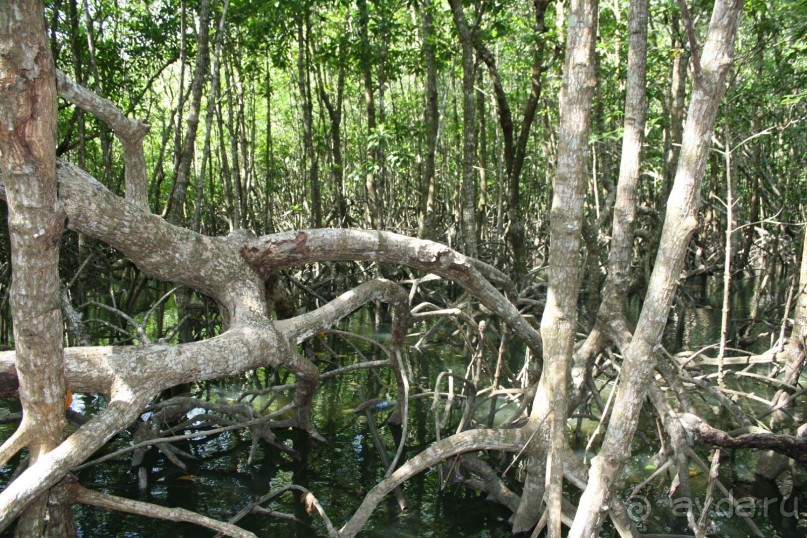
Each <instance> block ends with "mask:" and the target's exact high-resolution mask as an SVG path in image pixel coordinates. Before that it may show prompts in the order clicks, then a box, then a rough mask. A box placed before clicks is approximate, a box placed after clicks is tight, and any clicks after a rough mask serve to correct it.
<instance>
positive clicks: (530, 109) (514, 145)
mask: <svg viewBox="0 0 807 538" xmlns="http://www.w3.org/2000/svg"><path fill="white" fill-rule="evenodd" d="M549 2H550V0H532V8H533V16H534V21H535V26H534V30H535V36H536V37H535V49H534V50H533V56H532V73H531V75H530V93H529V95H528V97H527V102H526V103H525V105H524V115H523V117H522V119H521V125H520V128H519V131H518V138H516V135H515V132H514V124H513V114H512V111H511V108H510V103H509V101H508V98H507V94H506V93H505V91H504V84H503V83H502V80H501V77H500V76H499V69H498V67H497V65H496V58H495V57H494V56H493V53H492V52H491V51H490V49H488V47H487V46H486V45H485V44H484V43H483V42H482V41H481V40H480V39H474V45H475V47H476V51H477V54H478V55H479V57H480V59H481V60H482V61H483V62H485V65H487V68H488V73H489V74H490V78H491V82H492V83H493V92H494V96H495V99H496V111H497V113H498V116H499V127H500V128H501V130H502V141H503V150H504V151H503V152H504V161H505V169H506V171H507V192H508V197H507V213H508V218H509V220H510V223H509V227H508V230H507V238H506V239H507V242H508V244H509V245H510V250H511V251H512V259H513V268H514V271H513V272H514V279H515V280H516V282H517V283H518V281H519V280H521V278H523V277H524V276H525V275H526V273H527V250H526V235H525V233H526V232H525V226H524V217H523V211H522V205H524V204H523V200H522V194H521V171H522V169H523V167H524V159H525V158H526V155H527V143H528V142H529V138H530V131H531V128H532V123H533V120H534V119H535V112H536V111H537V109H538V100H539V99H540V96H541V90H542V88H543V85H542V84H541V75H542V73H543V65H542V64H543V61H544V48H545V47H544V39H543V34H544V32H545V31H546V23H545V15H546V10H547V7H548V6H549Z"/></svg>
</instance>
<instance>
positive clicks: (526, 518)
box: [513, 0, 597, 538]
mask: <svg viewBox="0 0 807 538" xmlns="http://www.w3.org/2000/svg"><path fill="white" fill-rule="evenodd" d="M568 20H569V23H568V24H569V31H568V32H567V36H568V41H567V45H566V64H565V66H564V69H563V90H562V91H563V97H562V100H561V111H560V128H559V132H558V162H557V174H556V176H555V179H554V181H553V182H552V192H553V198H552V209H551V215H550V217H551V220H550V248H549V270H548V277H549V288H548V291H547V300H546V308H545V309H544V315H543V318H542V319H541V337H542V338H543V342H544V361H545V367H544V376H543V377H542V378H541V386H540V388H539V390H538V392H537V393H536V397H535V399H534V400H533V408H532V412H531V415H530V421H531V422H533V423H535V424H534V425H535V427H537V426H538V425H537V422H538V421H541V420H542V419H543V417H549V425H550V428H551V430H550V439H551V441H550V446H549V450H548V454H547V453H546V452H545V450H546V448H545V447H544V446H543V443H534V444H532V445H531V446H532V447H534V448H532V449H531V450H529V459H528V463H527V473H528V475H527V479H526V481H525V485H524V494H523V496H522V498H521V504H520V505H519V509H518V511H517V512H516V517H515V520H514V521H513V532H514V533H518V532H526V531H528V530H529V529H530V528H532V527H534V526H535V524H536V523H537V522H538V519H539V517H540V512H539V510H538V508H539V507H540V503H541V497H543V500H544V504H545V505H546V510H547V535H548V536H549V537H550V538H560V536H561V519H562V518H561V516H562V499H563V497H562V493H563V456H562V454H563V450H564V448H565V446H566V412H567V407H568V405H569V403H568V384H569V376H570V368H571V360H572V353H573V351H574V335H575V330H576V328H577V291H578V278H577V273H578V265H579V259H580V255H579V249H580V234H581V230H582V223H583V199H584V189H585V185H586V178H587V168H588V167H587V163H588V158H589V153H588V137H589V133H590V131H591V106H592V100H593V97H594V87H595V78H594V42H595V38H596V29H597V1H596V0H575V1H572V2H571V4H570V5H569V19H568ZM544 468H545V469H546V471H545V472H546V475H547V476H546V480H545V482H544V479H543V477H544ZM544 483H545V484H546V486H544Z"/></svg>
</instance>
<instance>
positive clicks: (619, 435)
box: [569, 0, 743, 538]
mask: <svg viewBox="0 0 807 538" xmlns="http://www.w3.org/2000/svg"><path fill="white" fill-rule="evenodd" d="M742 6H743V1H742V0H718V1H717V2H715V5H714V10H713V12H712V18H711V21H710V24H709V30H708V34H707V37H706V45H705V47H704V49H703V55H702V56H700V57H699V55H696V54H693V55H692V60H693V61H694V62H696V63H697V67H696V68H695V69H694V71H695V73H699V75H698V76H697V77H696V79H695V81H694V89H693V93H692V100H691V102H690V106H689V114H688V116H687V122H686V126H685V128H684V135H683V144H682V148H681V157H680V159H679V162H678V170H677V172H676V176H675V183H674V185H673V188H672V192H671V193H670V198H669V200H668V202H667V214H666V220H665V223H664V228H663V230H662V237H661V243H660V245H659V251H658V255H657V257H656V264H655V267H654V269H653V273H652V276H651V279H650V285H649V289H648V293H647V296H646V299H645V303H644V307H643V309H642V312H641V314H640V316H639V321H638V324H637V327H636V332H635V334H634V336H633V340H632V341H631V344H630V345H629V346H628V348H627V349H626V350H624V356H625V358H624V362H623V366H622V374H621V380H620V389H619V393H618V394H617V397H616V401H615V403H614V409H613V412H612V415H611V420H610V421H609V426H608V430H607V432H606V435H605V439H604V440H603V444H602V447H601V449H600V452H599V454H598V455H597V456H596V457H595V458H594V459H593V460H592V468H591V471H590V475H589V482H588V486H587V487H586V489H585V491H584V492H583V496H582V497H581V499H580V503H579V504H580V506H581V507H583V508H582V509H581V510H579V511H578V513H577V516H576V517H575V520H574V523H573V525H572V528H571V531H570V534H569V536H570V537H572V538H578V537H579V538H583V537H588V536H593V535H596V534H597V532H598V531H599V528H600V526H601V525H602V521H603V516H604V514H605V512H604V511H603V508H605V507H607V506H608V502H609V501H610V499H611V497H612V495H613V493H614V491H615V489H616V483H615V482H616V477H617V476H619V474H620V473H621V472H622V470H623V469H624V466H625V462H626V461H627V458H628V456H629V455H630V440H631V438H632V437H633V433H634V432H635V430H636V424H637V422H638V419H639V413H640V411H641V406H642V402H643V401H644V395H645V392H646V390H647V386H648V383H649V382H650V379H651V374H652V366H653V360H652V357H653V352H654V350H655V349H657V347H658V345H659V342H660V341H661V336H662V333H663V330H664V327H665V325H666V322H667V315H668V313H669V311H670V306H671V304H672V299H673V295H674V292H675V289H676V284H677V280H678V277H679V275H680V274H681V269H682V268H683V265H684V258H685V255H686V249H687V246H688V245H689V240H690V238H691V237H692V233H693V232H694V230H695V227H696V225H697V211H698V206H699V204H700V186H701V182H702V179H703V173H704V169H705V167H706V161H707V158H708V154H709V147H710V142H711V137H712V132H713V130H714V125H715V119H716V117H717V112H718V109H719V105H720V100H721V98H722V96H723V94H724V93H725V89H726V88H725V81H726V75H727V73H728V71H729V68H730V67H731V60H732V55H733V49H734V38H735V35H736V32H737V27H738V25H739V19H740V14H741V13H742Z"/></svg>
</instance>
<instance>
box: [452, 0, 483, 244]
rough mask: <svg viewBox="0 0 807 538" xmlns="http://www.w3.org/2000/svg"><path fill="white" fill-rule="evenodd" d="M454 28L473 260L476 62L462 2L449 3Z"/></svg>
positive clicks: (464, 223) (465, 220)
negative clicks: (458, 52) (459, 58)
mask: <svg viewBox="0 0 807 538" xmlns="http://www.w3.org/2000/svg"><path fill="white" fill-rule="evenodd" d="M449 4H450V5H451V13H452V14H453V16H454V26H455V27H456V29H457V36H458V37H459V40H460V48H461V49H462V181H461V182H460V209H461V213H462V214H461V215H460V229H461V231H462V233H461V238H462V245H463V248H464V251H465V254H467V255H468V256H471V257H472V258H475V257H476V255H477V244H476V243H477V241H476V185H475V183H476V182H475V180H474V178H475V177H476V172H475V171H474V162H475V157H476V104H475V98H476V88H474V82H475V81H476V62H475V61H474V48H473V35H472V31H471V28H470V27H469V26H468V21H467V20H466V18H465V11H464V8H463V7H462V1H461V0H449Z"/></svg>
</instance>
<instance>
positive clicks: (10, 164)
mask: <svg viewBox="0 0 807 538" xmlns="http://www.w3.org/2000/svg"><path fill="white" fill-rule="evenodd" d="M42 14H43V7H42V3H41V2H40V1H29V0H5V1H4V2H2V3H1V4H0V177H2V179H3V181H4V182H5V187H6V200H7V202H8V229H9V236H10V240H11V266H12V270H13V272H14V273H13V280H12V283H11V297H10V304H11V310H12V320H13V323H14V345H15V348H16V369H17V377H18V379H19V396H20V402H21V403H22V411H23V418H22V423H21V424H20V426H19V428H18V429H17V431H16V432H15V433H14V435H13V436H12V437H11V438H9V439H8V440H7V441H6V443H4V447H6V446H9V445H11V446H13V445H18V446H23V445H24V446H27V447H28V453H29V460H30V464H31V465H36V464H37V463H38V462H39V461H41V460H42V459H44V458H46V455H47V453H48V452H50V451H51V450H53V449H54V448H55V447H56V446H57V445H59V443H61V441H62V437H63V432H64V426H65V420H64V416H65V413H64V405H65V403H64V402H65V380H64V361H63V356H62V318H61V302H60V301H61V300H60V294H59V243H60V241H61V236H62V227H63V224H64V213H63V212H62V210H61V207H60V205H59V202H58V200H57V189H56V135H57V132H58V127H57V108H56V105H57V103H56V70H55V66H54V64H53V58H52V56H51V50H50V44H49V43H48V40H47V37H46V33H45V20H44V18H43V15H42ZM47 508H48V506H47V493H43V494H41V495H39V496H38V497H37V498H36V501H34V502H33V504H31V505H30V506H29V507H28V509H27V510H26V511H25V512H24V514H23V516H22V518H21V519H20V521H19V523H18V525H17V535H18V536H25V537H29V536H42V535H43V534H44V533H45V532H46V531H47V526H48V524H49V523H48V520H50V523H51V524H53V525H55V526H58V525H59V523H60V521H64V519H65V516H67V515H69V512H66V511H65V510H57V511H56V512H57V513H56V514H55V513H54V512H53V511H51V514H50V516H49V517H48V518H46V510H47Z"/></svg>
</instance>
